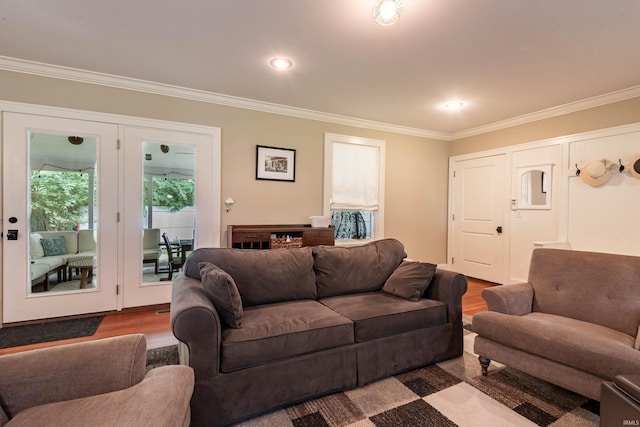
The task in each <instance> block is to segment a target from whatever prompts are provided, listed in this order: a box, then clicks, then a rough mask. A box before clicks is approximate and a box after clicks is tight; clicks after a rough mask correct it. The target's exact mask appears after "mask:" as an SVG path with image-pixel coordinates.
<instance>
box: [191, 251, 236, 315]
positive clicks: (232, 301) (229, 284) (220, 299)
mask: <svg viewBox="0 0 640 427" xmlns="http://www.w3.org/2000/svg"><path fill="white" fill-rule="evenodd" d="M200 275H201V276H202V288H203V290H204V293H205V294H206V295H207V297H208V298H209V299H210V300H211V302H212V303H213V306H214V307H215V308H216V310H217V311H218V313H219V314H220V316H221V317H222V319H223V320H224V321H225V322H226V323H227V325H228V326H230V327H232V328H239V327H241V325H242V299H241V298H240V293H239V292H238V288H237V286H236V282H234V281H233V278H232V277H231V276H229V274H228V273H227V272H226V271H224V270H222V269H221V268H219V267H216V266H215V265H213V264H211V263H210V262H201V263H200Z"/></svg>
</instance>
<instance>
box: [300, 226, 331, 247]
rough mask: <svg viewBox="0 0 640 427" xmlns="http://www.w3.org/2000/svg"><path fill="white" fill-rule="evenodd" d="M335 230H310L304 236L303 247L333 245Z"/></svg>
mask: <svg viewBox="0 0 640 427" xmlns="http://www.w3.org/2000/svg"><path fill="white" fill-rule="evenodd" d="M333 244H334V239H333V228H331V229H326V230H309V231H306V230H305V232H304V233H303V234H302V245H303V246H316V245H333Z"/></svg>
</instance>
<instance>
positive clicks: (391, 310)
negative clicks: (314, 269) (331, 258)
mask: <svg viewBox="0 0 640 427" xmlns="http://www.w3.org/2000/svg"><path fill="white" fill-rule="evenodd" d="M320 302H321V303H322V304H324V305H326V306H327V307H329V308H331V309H332V310H335V311H336V312H338V313H340V314H342V315H343V316H345V317H347V318H349V319H351V320H353V322H354V325H355V340H356V342H364V341H370V340H375V339H378V338H384V337H389V336H392V335H398V334H402V333H404V332H410V331H416V330H419V329H425V328H429V327H432V326H438V325H442V324H445V323H447V306H446V304H445V303H443V302H440V301H435V300H430V299H421V300H419V301H407V300H406V299H403V298H398V297H395V296H393V295H388V294H386V293H384V292H369V293H363V294H353V295H341V296H335V297H329V298H323V299H321V300H320Z"/></svg>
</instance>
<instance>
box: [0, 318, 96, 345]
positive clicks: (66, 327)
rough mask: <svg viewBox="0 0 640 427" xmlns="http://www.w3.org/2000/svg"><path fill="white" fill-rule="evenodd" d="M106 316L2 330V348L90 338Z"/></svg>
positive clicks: (0, 338) (7, 327)
mask: <svg viewBox="0 0 640 427" xmlns="http://www.w3.org/2000/svg"><path fill="white" fill-rule="evenodd" d="M103 318H104V316H92V317H81V318H78V319H66V320H56V321H53V322H45V323H34V324H32V325H20V326H5V327H4V328H1V329H0V348H8V347H19V346H22V345H28V344H38V343H41V342H50V341H59V340H67V339H71V338H80V337H88V336H91V335H93V334H95V333H96V330H97V329H98V326H100V322H102V319H103Z"/></svg>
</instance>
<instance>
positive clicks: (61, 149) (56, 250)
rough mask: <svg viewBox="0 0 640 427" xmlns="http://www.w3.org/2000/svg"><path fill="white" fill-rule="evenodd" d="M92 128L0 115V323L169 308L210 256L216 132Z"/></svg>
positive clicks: (216, 238) (216, 219)
mask: <svg viewBox="0 0 640 427" xmlns="http://www.w3.org/2000/svg"><path fill="white" fill-rule="evenodd" d="M25 110H27V109H25ZM40 111H42V109H38V112H40ZM45 112H46V110H45ZM94 116H96V117H97V118H98V119H101V118H103V116H101V115H98V114H94V115H92V114H81V113H79V117H81V118H83V120H80V119H75V118H68V117H67V116H66V115H65V116H64V117H53V116H48V115H40V114H36V113H33V114H31V113H29V112H24V111H21V112H3V113H2V120H3V133H2V149H3V157H2V167H3V170H2V192H3V194H2V210H3V212H2V217H3V224H2V225H3V241H2V267H3V268H2V297H3V298H2V323H11V322H18V321H25V320H33V319H45V318H52V317H61V316H69V315H76V314H83V313H95V312H105V311H113V310H119V309H122V308H125V307H135V306H145V305H154V304H160V303H167V302H170V298H171V283H172V279H173V278H175V276H176V274H178V272H179V271H180V270H181V268H182V263H183V262H184V258H186V256H188V254H189V253H190V252H191V251H193V250H194V249H195V248H197V247H202V246H219V243H220V231H219V223H220V194H219V192H220V151H221V150H220V132H219V131H220V130H219V129H216V128H206V127H200V126H191V125H186V124H179V123H165V122H156V121H147V120H144V119H135V118H127V119H129V122H125V123H122V122H120V123H118V120H121V119H122V117H120V116H115V117H112V116H107V115H105V116H104V118H105V122H100V121H94V120H90V119H87V118H93V117H94ZM110 119H113V121H111V120H110ZM107 121H111V123H107ZM147 124H150V125H152V126H146V125H147ZM153 125H158V127H153ZM163 235H164V236H165V237H166V239H163ZM172 257H173V259H171V258H172Z"/></svg>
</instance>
